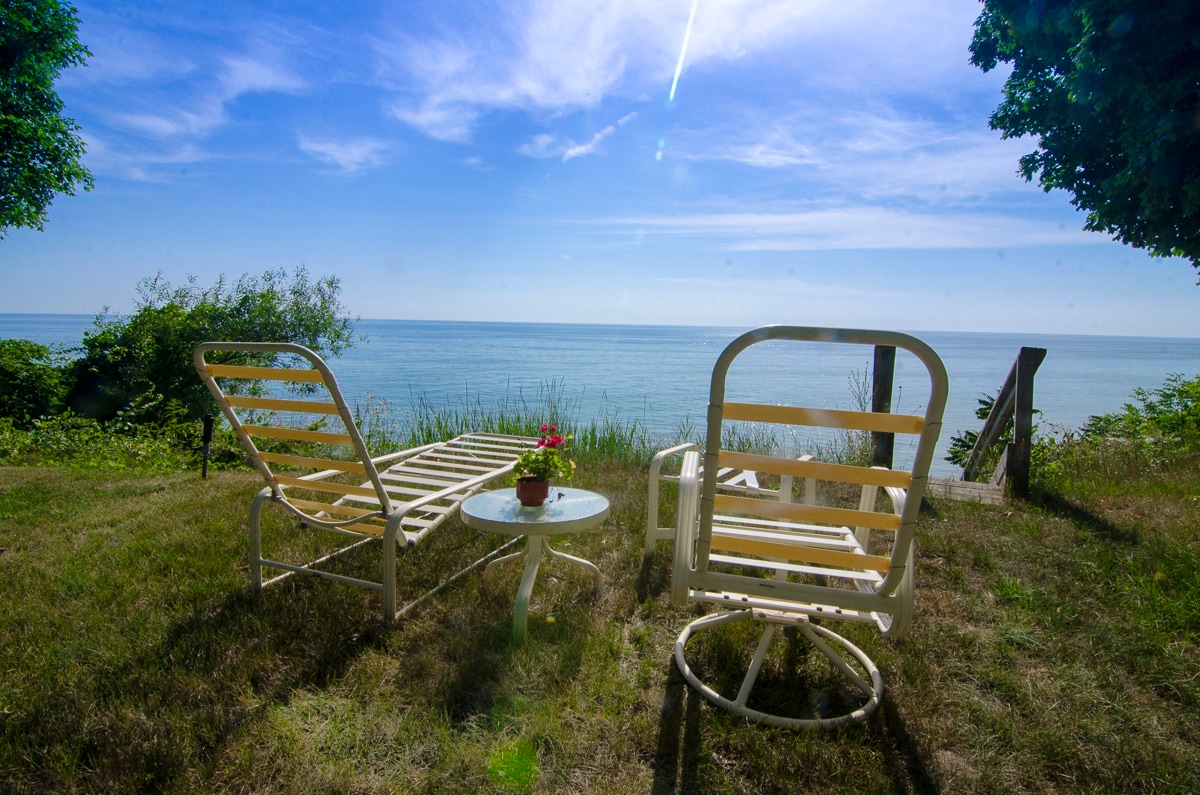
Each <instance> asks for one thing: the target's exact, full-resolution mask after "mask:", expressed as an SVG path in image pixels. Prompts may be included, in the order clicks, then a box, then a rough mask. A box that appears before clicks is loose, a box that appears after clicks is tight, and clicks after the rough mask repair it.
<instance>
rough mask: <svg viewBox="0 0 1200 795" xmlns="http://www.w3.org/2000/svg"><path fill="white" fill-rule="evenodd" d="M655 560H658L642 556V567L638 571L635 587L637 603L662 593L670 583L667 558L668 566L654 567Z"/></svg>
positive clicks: (669, 569) (654, 557)
mask: <svg viewBox="0 0 1200 795" xmlns="http://www.w3.org/2000/svg"><path fill="white" fill-rule="evenodd" d="M656 559H658V557H657V556H651V555H643V556H642V567H641V569H640V570H639V571H638V576H637V584H636V586H635V587H636V590H637V600H638V602H639V603H641V602H645V601H646V600H647V599H650V598H652V597H655V596H658V595H659V594H661V593H663V592H664V591H666V590H667V586H668V585H669V584H670V582H671V567H670V562H669V561H670V558H669V557H668V559H667V560H668V564H667V565H665V566H664V565H660V566H655V565H654V561H655V560H656Z"/></svg>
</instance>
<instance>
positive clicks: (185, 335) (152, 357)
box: [68, 268, 353, 424]
mask: <svg viewBox="0 0 1200 795" xmlns="http://www.w3.org/2000/svg"><path fill="white" fill-rule="evenodd" d="M340 289H341V288H340V285H339V283H338V280H337V278H336V277H333V276H327V277H324V278H321V279H318V280H315V281H310V280H309V277H308V272H307V271H306V270H304V269H303V268H299V269H297V270H296V271H294V272H293V273H292V274H291V275H290V276H289V274H288V273H287V271H285V270H282V269H281V270H274V271H267V272H265V273H263V274H262V275H261V276H251V275H244V276H242V277H241V278H239V279H238V280H237V281H236V282H235V283H233V284H232V285H229V284H228V283H227V282H226V280H225V278H224V277H222V278H221V279H219V280H218V281H217V283H216V284H215V285H213V286H212V287H209V288H201V287H199V286H197V284H196V282H195V280H194V279H190V280H189V281H188V284H187V285H186V286H183V287H177V288H176V287H172V286H171V284H170V283H168V282H167V281H165V280H164V279H163V278H162V274H159V275H158V276H156V277H154V278H153V279H143V280H142V281H141V282H140V283H139V284H138V296H139V297H138V302H137V311H136V312H134V314H133V315H130V316H128V317H121V316H118V317H117V318H116V319H114V320H106V319H105V318H104V312H102V313H101V314H100V315H98V316H97V318H96V321H95V324H94V328H93V329H92V330H91V331H89V332H87V333H85V334H84V338H83V350H84V356H83V358H81V359H79V360H78V361H77V362H75V363H74V365H73V367H72V372H73V376H74V386H73V388H72V389H71V391H70V394H69V396H68V404H69V406H70V408H71V409H72V410H73V411H75V413H77V414H79V415H80V416H82V417H87V418H91V419H98V420H109V419H112V418H114V417H115V416H116V415H117V414H118V413H121V412H125V413H126V414H127V415H129V414H130V412H133V413H132V415H130V418H131V419H132V420H133V421H137V422H154V423H159V424H161V423H162V422H164V420H165V415H164V412H165V410H166V408H167V407H168V406H169V405H172V404H178V405H179V406H182V408H183V411H184V415H185V417H186V418H187V419H189V420H198V419H199V418H200V417H202V416H203V415H204V414H206V413H209V412H213V411H215V408H216V407H215V405H214V403H213V400H212V396H211V395H210V394H209V393H208V390H207V389H206V388H205V386H204V384H203V382H201V380H200V379H199V378H198V377H197V376H196V371H195V369H194V367H193V366H192V352H193V351H194V349H195V347H196V346H197V345H198V344H200V343H201V342H206V341H246V342H295V343H299V344H301V345H305V346H307V347H309V348H311V349H313V350H314V351H316V352H317V353H319V354H322V355H330V354H332V355H335V356H336V355H337V354H339V353H341V352H342V351H343V350H344V349H346V348H348V347H350V345H351V344H353V321H352V320H351V319H350V318H349V317H347V316H346V311H345V307H343V306H342V305H341V303H340V301H339V299H338V293H339V291H340ZM262 358H263V357H262V356H261V355H260V356H255V355H253V354H244V355H242V356H241V357H240V358H239V359H238V361H240V362H241V363H252V362H254V361H257V360H259V359H262Z"/></svg>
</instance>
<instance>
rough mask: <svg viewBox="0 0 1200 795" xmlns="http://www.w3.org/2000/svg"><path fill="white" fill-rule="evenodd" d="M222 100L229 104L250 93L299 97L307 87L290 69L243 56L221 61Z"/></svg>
mask: <svg viewBox="0 0 1200 795" xmlns="http://www.w3.org/2000/svg"><path fill="white" fill-rule="evenodd" d="M221 63H222V67H223V68H222V70H221V76H220V82H221V86H222V88H223V89H224V90H223V91H222V92H221V96H222V98H223V99H225V100H226V101H228V100H231V99H234V98H236V97H239V96H241V95H242V94H249V93H264V92H268V91H276V92H280V93H285V94H288V93H295V92H297V91H301V90H303V89H304V88H305V83H304V81H303V80H301V79H300V78H299V77H297V76H296V75H295V74H294V73H293V72H292V71H291V70H290V69H288V68H287V67H285V66H282V65H280V64H278V63H271V62H268V61H266V60H262V59H259V58H251V57H249V56H244V55H239V56H230V57H226V58H222V59H221Z"/></svg>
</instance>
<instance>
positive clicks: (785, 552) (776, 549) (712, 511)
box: [671, 326, 947, 728]
mask: <svg viewBox="0 0 1200 795" xmlns="http://www.w3.org/2000/svg"><path fill="white" fill-rule="evenodd" d="M768 340H773V341H780V342H783V341H787V343H786V344H788V345H791V344H792V343H793V342H795V343H810V344H811V343H837V344H844V345H861V346H875V345H883V346H895V347H896V348H897V349H898V350H904V351H908V352H909V353H911V354H913V355H914V356H915V358H916V360H917V366H918V367H921V366H923V368H924V370H925V371H927V372H928V376H929V397H928V401H927V402H926V404H925V410H924V412H923V413H922V414H919V415H900V414H884V413H874V412H870V411H846V410H838V409H830V408H812V407H796V406H780V405H767V404H764V403H744V402H732V401H729V400H727V399H726V376H727V373H728V371H729V368H730V365H731V364H732V363H733V362H734V360H735V359H736V357H737V356H738V355H739V354H741V353H742V352H743V351H745V350H746V349H747V348H749V347H751V346H753V345H756V344H758V343H762V342H766V341H768ZM779 344H780V343H776V345H779ZM766 353H767V354H769V353H770V351H769V350H768V351H767V352H766ZM742 369H743V368H739V371H738V372H739V376H740V375H741V371H742ZM801 377H802V374H797V379H799V378H801ZM946 392H947V379H946V371H945V368H944V366H943V365H942V362H941V360H940V359H939V358H938V356H937V354H936V353H935V352H934V351H933V350H932V349H931V348H929V346H927V345H926V344H925V343H924V342H922V341H920V340H918V339H916V338H914V337H911V336H909V335H906V334H900V333H896V332H886V331H860V330H852V329H830V328H805V327H793V326H767V327H764V328H760V329H756V330H754V331H751V332H748V333H746V334H743V335H742V336H741V337H739V338H737V339H736V340H734V341H733V342H732V343H731V344H730V345H729V346H728V347H727V348H726V349H725V351H724V352H723V353H722V354H721V356H720V358H719V359H718V360H717V364H716V366H715V368H714V370H713V376H712V387H711V393H710V399H709V408H708V432H707V439H706V448H705V451H704V461H703V467H702V466H701V460H700V454H699V452H698V451H696V450H685V451H683V452H682V462H681V465H680V473H679V476H678V477H679V490H680V497H679V509H678V512H677V514H678V516H677V528H676V539H675V547H674V559H673V568H672V575H671V590H672V599H673V600H674V601H675V602H676V603H677V604H685V603H688V602H701V603H712V604H715V605H717V607H718V608H720V610H719V611H718V612H715V613H710V614H708V615H705V616H703V617H701V618H699V619H696V620H694V621H692V622H691V623H690V624H688V625H687V627H686V628H685V629H684V630H683V632H682V633H681V634H680V635H679V638H678V640H677V641H676V644H675V660H676V663H677V665H678V667H679V670H680V672H681V673H682V674H683V676H684V678H685V679H686V680H687V681H688V683H689V684H690V685H691V686H692V687H693V688H695V689H696V690H697V691H698V692H699V693H701V694H702V695H703V696H704V697H705V698H706V699H707V700H709V701H710V702H712V703H713V704H716V705H718V706H720V707H723V708H725V709H729V710H732V711H734V712H736V713H737V714H739V715H742V716H745V717H746V718H748V719H750V720H752V721H757V722H761V723H765V724H769V725H773V726H781V727H788V728H826V727H831V726H837V725H840V724H843V723H847V722H849V721H855V720H862V719H864V718H866V717H867V716H868V715H869V714H870V713H871V712H872V711H874V710H875V708H876V707H877V706H878V705H879V701H880V698H881V696H882V694H883V679H882V677H881V675H880V673H879V670H878V668H877V667H876V666H875V664H874V663H873V662H872V661H871V659H870V658H869V657H868V656H867V655H866V653H864V652H863V651H862V650H861V649H859V648H858V647H857V646H855V645H854V644H852V643H851V642H850V641H849V640H847V639H846V638H844V637H842V636H841V635H839V634H836V633H835V632H833V631H832V630H830V629H829V628H828V627H827V626H825V624H826V623H829V622H833V621H851V622H860V623H863V624H867V625H870V626H873V627H875V628H876V629H878V630H879V631H880V632H882V633H884V634H886V635H889V636H893V637H898V636H900V635H902V634H903V633H904V632H905V631H906V630H907V628H908V625H909V622H910V620H911V617H912V610H913V565H914V552H913V548H914V540H915V536H916V519H917V512H918V510H919V509H920V506H921V498H922V495H923V494H924V491H925V485H926V480H927V475H928V471H929V465H930V462H931V460H932V457H933V453H934V446H935V445H936V443H937V438H938V433H939V431H940V429H941V422H942V411H943V409H944V407H945V402H946ZM905 397H908V395H907V394H906V395H905ZM734 422H741V423H755V424H760V425H758V429H759V430H760V431H761V430H762V429H763V428H764V427H767V426H774V427H779V428H786V429H788V431H789V432H790V433H791V434H792V435H793V438H795V437H796V435H797V434H798V433H802V432H800V431H798V429H800V428H805V427H806V428H808V429H809V431H807V433H811V434H816V436H817V437H818V438H819V437H820V436H821V435H822V434H824V435H825V439H826V443H825V448H826V449H828V448H829V444H828V441H829V440H828V434H831V433H833V434H841V433H867V432H876V433H892V434H908V435H911V436H914V437H916V451H915V453H914V455H913V460H912V466H911V468H910V469H908V470H903V469H885V468H881V467H872V466H869V465H866V464H861V463H857V462H853V461H850V462H846V461H819V460H817V459H815V458H813V457H812V456H811V455H806V456H802V457H801V458H799V459H793V458H781V457H776V456H772V455H763V454H756V453H746V452H739V451H736V450H729V449H725V448H723V447H722V439H723V438H724V436H723V433H728V429H729V428H730V425H729V424H730V423H734ZM817 446H818V447H819V446H820V445H817ZM897 447H899V445H897ZM723 468H732V469H735V470H751V471H754V472H756V473H758V477H759V478H760V479H761V478H766V477H772V478H775V477H778V478H780V479H781V480H782V479H783V478H792V479H802V480H805V481H806V486H805V489H804V495H803V501H802V502H790V503H789V500H788V499H780V498H781V496H787V497H789V498H790V492H791V490H792V488H791V485H785V486H783V488H782V489H781V491H786V492H788V494H787V495H781V494H779V493H776V492H773V491H765V490H764V491H763V492H762V493H760V494H757V495H756V494H753V493H752V492H749V491H747V492H744V493H741V494H726V493H721V492H720V477H721V475H720V473H721V471H722V469H723ZM818 487H819V488H818ZM881 490H882V492H883V495H884V496H886V498H887V500H886V502H890V505H887V506H886V508H885V509H884V510H880V509H879V506H878V505H877V502H883V501H884V500H881V499H880V497H881V495H880V494H879V492H880V491H881ZM744 621H753V622H758V623H761V624H762V626H763V631H762V635H761V638H760V639H759V641H758V646H757V648H756V649H755V650H754V653H753V656H752V657H751V659H750V662H749V664H748V667H747V670H746V673H745V676H744V677H743V678H742V682H741V686H740V689H739V690H738V692H737V694H736V695H734V696H733V697H732V698H731V697H729V696H727V695H722V694H721V693H719V692H717V690H716V689H714V688H713V687H711V686H710V685H709V684H706V683H705V682H704V681H701V677H700V676H699V675H698V674H697V673H696V672H695V671H694V670H693V668H692V667H691V666H690V665H689V663H688V660H687V655H688V652H689V650H688V642H689V640H691V639H692V638H693V637H695V636H696V635H697V634H698V633H701V632H705V631H709V630H714V629H716V628H718V627H721V626H723V625H727V624H731V623H737V622H744ZM779 627H793V628H795V631H796V633H798V634H799V636H802V637H803V638H804V639H805V640H807V641H808V642H809V643H811V644H812V646H813V647H815V649H816V650H817V651H818V652H819V653H820V654H821V655H823V656H824V657H825V658H827V659H828V660H829V661H830V662H831V663H832V665H833V666H834V669H833V671H834V675H835V676H839V677H840V676H843V675H844V677H845V678H846V679H848V680H849V682H850V683H852V685H853V688H855V689H856V690H857V692H858V693H860V694H861V695H860V697H858V698H854V699H851V700H850V703H851V704H860V706H857V707H854V708H853V709H851V710H849V711H848V712H846V713H845V714H840V715H836V716H831V715H825V714H821V711H820V710H817V711H816V713H815V714H812V715H811V716H809V715H808V712H807V710H805V709H797V708H795V707H792V708H789V710H788V711H789V712H790V713H792V714H789V715H780V714H775V712H774V711H767V708H766V707H763V706H762V705H756V706H751V703H750V701H751V696H752V692H753V689H754V686H755V683H756V681H757V680H758V678H759V674H760V672H761V670H762V668H763V663H764V660H766V658H767V654H768V651H769V649H770V647H771V642H772V639H773V638H774V637H775V635H776V630H777V629H778V628H779ZM789 634H790V633H789ZM835 647H836V648H835ZM693 651H694V650H693ZM839 671H840V674H839V673H837V672H839ZM706 676H708V677H709V678H710V680H711V678H712V675H711V674H706ZM842 681H844V680H842ZM852 692H854V691H853V690H852ZM797 713H799V714H797Z"/></svg>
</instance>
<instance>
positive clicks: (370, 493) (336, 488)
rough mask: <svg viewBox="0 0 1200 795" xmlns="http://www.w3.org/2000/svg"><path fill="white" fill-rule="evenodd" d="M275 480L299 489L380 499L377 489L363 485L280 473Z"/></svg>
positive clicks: (282, 484)
mask: <svg viewBox="0 0 1200 795" xmlns="http://www.w3.org/2000/svg"><path fill="white" fill-rule="evenodd" d="M275 482H276V483H278V484H279V485H280V486H288V487H292V488H297V489H309V490H311V491H325V492H329V493H330V494H347V495H349V494H353V495H355V496H358V497H369V498H374V499H375V500H376V501H378V497H379V495H378V494H376V493H375V489H370V488H364V487H363V486H347V485H345V484H342V483H330V482H329V481H326V480H301V479H300V478H289V477H283V476H280V475H276V476H275Z"/></svg>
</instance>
